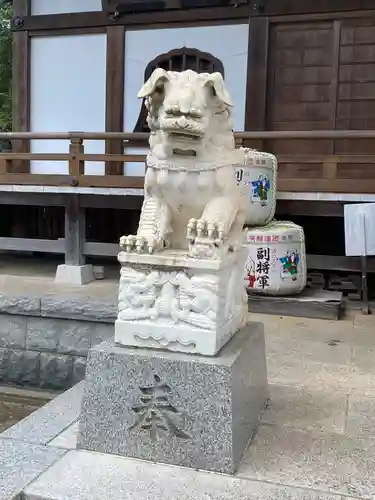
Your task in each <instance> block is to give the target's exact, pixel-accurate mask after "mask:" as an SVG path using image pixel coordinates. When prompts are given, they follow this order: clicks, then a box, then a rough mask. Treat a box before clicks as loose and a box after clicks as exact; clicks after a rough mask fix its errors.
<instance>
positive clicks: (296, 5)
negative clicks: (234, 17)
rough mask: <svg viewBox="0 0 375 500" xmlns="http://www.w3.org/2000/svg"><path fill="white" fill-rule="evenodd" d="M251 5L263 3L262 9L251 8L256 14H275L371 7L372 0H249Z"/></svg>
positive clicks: (353, 9)
mask: <svg viewBox="0 0 375 500" xmlns="http://www.w3.org/2000/svg"><path fill="white" fill-rule="evenodd" d="M251 3H252V5H253V7H254V6H255V5H259V4H261V3H262V4H263V8H262V9H258V10H257V9H255V8H253V12H254V13H258V15H266V16H276V15H282V16H286V15H292V14H314V13H326V12H340V11H341V12H345V11H356V10H365V9H373V8H374V2H373V0H266V1H263V2H259V0H251Z"/></svg>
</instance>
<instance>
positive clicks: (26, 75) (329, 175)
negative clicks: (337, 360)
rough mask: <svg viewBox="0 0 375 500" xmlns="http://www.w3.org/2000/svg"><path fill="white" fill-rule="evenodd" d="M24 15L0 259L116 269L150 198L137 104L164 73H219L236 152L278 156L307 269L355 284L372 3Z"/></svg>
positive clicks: (77, 9)
mask: <svg viewBox="0 0 375 500" xmlns="http://www.w3.org/2000/svg"><path fill="white" fill-rule="evenodd" d="M13 7H14V18H13V30H14V65H13V67H14V93H13V99H14V133H15V134H16V135H14V136H13V137H12V139H14V140H13V152H12V153H6V154H5V153H4V154H2V156H1V158H2V162H1V166H0V168H1V173H0V192H1V203H2V205H1V207H0V208H1V210H3V211H7V213H8V214H10V215H9V217H8V218H5V219H4V217H1V219H3V222H2V223H1V224H0V231H1V233H0V236H1V238H0V249H8V250H15V249H20V248H22V249H25V250H31V251H43V252H47V253H55V254H57V253H64V252H66V259H67V261H68V262H71V263H78V262H82V261H83V259H84V258H85V256H88V255H97V256H110V255H115V254H116V252H117V243H116V242H117V240H118V237H119V236H120V234H123V233H124V232H126V231H130V230H134V228H135V227H136V224H137V217H138V213H139V207H140V203H141V198H142V184H143V175H144V156H143V155H144V152H145V147H146V135H145V132H147V126H146V124H145V110H144V108H143V105H142V103H141V102H139V101H138V100H137V98H136V94H137V91H138V89H139V88H140V86H141V85H142V83H143V81H144V80H145V78H147V77H148V75H149V74H150V73H151V71H152V70H153V68H155V67H157V66H162V67H164V68H167V69H174V70H181V69H187V68H191V69H195V70H198V71H221V72H222V73H223V74H224V77H225V80H226V82H227V86H228V88H229V91H230V93H231V95H232V98H233V100H234V104H235V127H236V131H238V134H237V138H238V143H239V144H240V143H243V144H245V145H251V146H253V147H257V148H259V149H260V148H261V149H263V150H265V151H270V152H273V153H275V154H276V155H277V156H278V159H279V181H278V215H277V217H278V218H280V217H283V218H285V217H287V218H288V219H292V220H295V221H296V222H299V223H301V224H302V225H303V226H304V228H305V231H306V238H307V250H308V254H309V257H308V265H309V268H310V269H316V270H320V271H322V272H325V273H328V281H329V280H330V283H331V285H332V287H334V284H333V283H334V280H335V277H334V275H335V273H336V272H337V271H341V277H344V281H345V279H347V280H348V279H349V278H350V277H349V278H347V277H346V278H345V273H348V272H350V271H359V269H360V267H359V261H357V260H356V259H348V258H346V257H344V245H343V242H344V230H343V204H344V203H350V202H358V201H359V202H362V201H375V2H374V0H337V1H336V0H249V1H247V0H118V1H112V0H109V1H106V0H103V1H101V0H13ZM69 131H70V132H69ZM71 131H77V132H71ZM68 132H69V133H68ZM17 134H18V135H17ZM103 139H106V140H103ZM64 211H65V232H64ZM4 213H5V212H4ZM78 235H80V236H78ZM372 268H373V269H374V270H375V265H374V266H373V264H372V262H370V269H372ZM343 273H344V274H343ZM339 274H340V273H339ZM326 277H327V276H326ZM339 281H340V280H339ZM337 286H338V287H340V286H341V287H342V282H341V284H340V283H339V284H338V285H337Z"/></svg>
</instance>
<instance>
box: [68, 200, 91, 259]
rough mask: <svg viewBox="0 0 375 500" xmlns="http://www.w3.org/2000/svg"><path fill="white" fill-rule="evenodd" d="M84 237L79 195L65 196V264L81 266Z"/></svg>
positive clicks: (82, 209)
mask: <svg viewBox="0 0 375 500" xmlns="http://www.w3.org/2000/svg"><path fill="white" fill-rule="evenodd" d="M85 238H86V218H85V209H84V208H82V207H81V206H80V203H79V196H78V195H77V194H72V195H69V196H68V197H67V202H66V205H65V264H66V265H69V266H83V265H84V264H85V256H84V255H83V245H84V243H85Z"/></svg>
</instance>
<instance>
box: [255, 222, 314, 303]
mask: <svg viewBox="0 0 375 500" xmlns="http://www.w3.org/2000/svg"><path fill="white" fill-rule="evenodd" d="M245 245H246V247H247V248H248V251H249V253H248V258H247V262H246V266H245V286H246V288H247V290H248V292H249V293H258V294H262V295H293V294H297V293H300V292H301V291H302V290H303V289H304V288H305V286H306V275H307V272H306V249H305V236H304V232H303V229H302V227H301V226H297V224H294V223H293V222H276V221H273V222H271V223H270V224H268V225H267V226H263V227H254V228H248V230H247V232H246V243H245Z"/></svg>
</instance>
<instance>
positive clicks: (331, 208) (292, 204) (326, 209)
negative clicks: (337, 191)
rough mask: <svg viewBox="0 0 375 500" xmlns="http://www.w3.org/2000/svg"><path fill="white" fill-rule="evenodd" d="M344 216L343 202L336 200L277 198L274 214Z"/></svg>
mask: <svg viewBox="0 0 375 500" xmlns="http://www.w3.org/2000/svg"><path fill="white" fill-rule="evenodd" d="M280 214H282V215H283V216H284V217H285V216H288V215H305V216H315V217H344V203H343V202H341V203H340V202H338V201H310V200H306V201H302V200H277V204H276V215H277V216H278V215H280Z"/></svg>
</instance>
